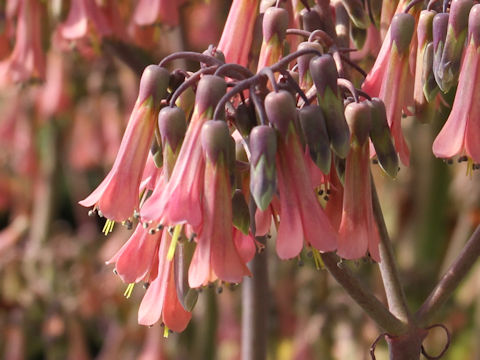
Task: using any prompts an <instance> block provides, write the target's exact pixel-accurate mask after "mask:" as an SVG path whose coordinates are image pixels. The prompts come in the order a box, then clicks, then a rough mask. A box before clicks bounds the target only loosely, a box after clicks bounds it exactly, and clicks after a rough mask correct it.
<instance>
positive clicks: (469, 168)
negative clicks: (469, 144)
mask: <svg viewBox="0 0 480 360" xmlns="http://www.w3.org/2000/svg"><path fill="white" fill-rule="evenodd" d="M474 165H475V164H474V163H473V159H472V158H471V157H469V158H468V161H467V176H469V177H470V178H471V177H472V176H473V166H474Z"/></svg>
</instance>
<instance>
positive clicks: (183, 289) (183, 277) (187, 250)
mask: <svg viewBox="0 0 480 360" xmlns="http://www.w3.org/2000/svg"><path fill="white" fill-rule="evenodd" d="M194 250H195V245H194V243H193V242H188V241H182V242H179V243H178V244H177V247H176V249H175V258H174V261H175V264H174V265H175V266H174V267H173V269H174V279H175V288H176V290H177V297H178V300H179V301H180V304H181V305H182V307H183V308H184V309H185V310H186V311H192V310H193V308H194V307H195V304H196V303H197V299H198V292H197V291H196V290H195V289H191V288H190V286H189V285H188V268H189V267H190V263H191V262H192V257H193V253H194Z"/></svg>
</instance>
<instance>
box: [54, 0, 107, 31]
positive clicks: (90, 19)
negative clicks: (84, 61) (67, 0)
mask: <svg viewBox="0 0 480 360" xmlns="http://www.w3.org/2000/svg"><path fill="white" fill-rule="evenodd" d="M89 25H91V26H92V27H93V29H95V31H96V32H97V33H98V35H100V36H107V35H110V34H111V32H112V30H111V29H110V25H109V24H108V20H107V18H106V17H105V16H104V14H103V13H102V12H101V11H100V9H99V8H98V6H97V4H96V3H95V0H72V2H71V4H70V10H69V12H68V16H67V19H66V20H65V21H64V22H63V23H62V24H60V26H59V31H60V35H61V36H62V37H63V38H64V39H66V40H75V39H80V38H82V37H84V36H86V35H87V32H88V30H89V28H88V27H89Z"/></svg>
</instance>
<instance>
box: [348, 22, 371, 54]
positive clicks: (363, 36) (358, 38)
mask: <svg viewBox="0 0 480 360" xmlns="http://www.w3.org/2000/svg"><path fill="white" fill-rule="evenodd" d="M350 38H351V39H352V41H353V45H355V47H356V48H357V49H362V48H363V46H364V45H365V41H366V40H367V30H365V29H360V28H357V27H353V26H351V27H350Z"/></svg>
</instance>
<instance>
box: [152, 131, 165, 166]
mask: <svg viewBox="0 0 480 360" xmlns="http://www.w3.org/2000/svg"><path fill="white" fill-rule="evenodd" d="M161 145H162V144H159V143H158V141H157V139H155V138H154V139H153V141H152V146H150V153H151V154H152V158H153V162H154V164H155V166H156V167H157V168H159V169H160V168H161V167H162V166H163V155H162V146H161Z"/></svg>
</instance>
